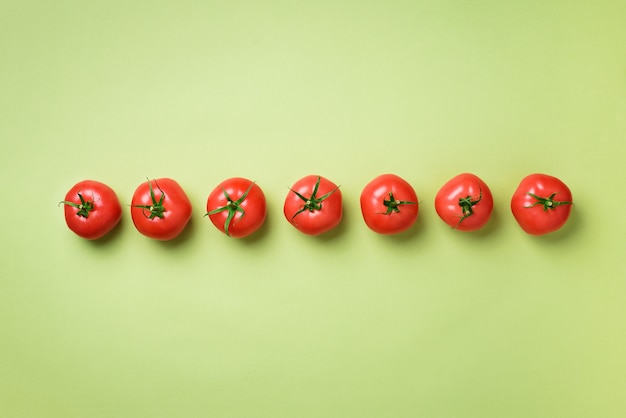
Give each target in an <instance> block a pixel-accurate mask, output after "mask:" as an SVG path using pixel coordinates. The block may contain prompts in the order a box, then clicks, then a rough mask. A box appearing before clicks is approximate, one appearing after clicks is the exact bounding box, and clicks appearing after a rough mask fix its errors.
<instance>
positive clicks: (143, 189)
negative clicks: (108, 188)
mask: <svg viewBox="0 0 626 418" xmlns="http://www.w3.org/2000/svg"><path fill="white" fill-rule="evenodd" d="M130 214H131V217H132V219H133V223H134V224H135V228H137V230H138V231H139V232H141V233H142V234H143V235H145V236H147V237H150V238H154V239H157V240H160V241H167V240H171V239H173V238H176V237H177V236H178V235H179V234H180V233H181V232H182V231H183V229H185V226H186V225H187V223H188V222H189V220H190V219H191V202H190V201H189V198H188V197H187V195H186V194H185V192H184V191H183V189H182V187H180V185H179V184H178V183H177V182H176V181H174V180H172V179H170V178H160V179H157V180H151V181H150V180H149V181H146V182H145V183H142V184H140V185H139V187H137V190H135V193H134V194H133V200H132V203H131V207H130Z"/></svg>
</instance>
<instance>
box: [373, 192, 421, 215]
mask: <svg viewBox="0 0 626 418" xmlns="http://www.w3.org/2000/svg"><path fill="white" fill-rule="evenodd" d="M383 205H385V207H386V208H387V211H386V212H380V214H382V215H391V214H392V213H394V212H395V213H399V212H400V208H399V206H401V205H417V202H408V201H405V200H396V199H395V198H394V197H393V192H389V200H387V199H383Z"/></svg>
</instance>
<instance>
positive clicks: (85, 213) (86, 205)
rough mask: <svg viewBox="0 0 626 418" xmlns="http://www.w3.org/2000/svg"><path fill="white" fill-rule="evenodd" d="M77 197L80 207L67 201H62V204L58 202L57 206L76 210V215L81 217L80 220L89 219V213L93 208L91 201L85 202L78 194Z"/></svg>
mask: <svg viewBox="0 0 626 418" xmlns="http://www.w3.org/2000/svg"><path fill="white" fill-rule="evenodd" d="M76 194H77V195H78V198H79V199H80V205H79V204H78V203H74V202H69V201H67V200H64V201H62V202H59V205H61V204H64V205H68V206H71V207H73V208H77V209H78V211H77V212H76V215H78V216H80V217H82V218H85V219H86V218H89V212H91V211H92V210H93V209H94V207H93V200H91V201H89V200H85V199H84V198H83V195H82V194H80V192H78V193H76Z"/></svg>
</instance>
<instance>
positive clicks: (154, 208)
mask: <svg viewBox="0 0 626 418" xmlns="http://www.w3.org/2000/svg"><path fill="white" fill-rule="evenodd" d="M154 184H156V186H157V188H158V189H159V191H160V192H161V197H160V198H159V201H158V202H157V200H156V196H155V195H154V189H153V188H152V182H151V181H150V179H148V187H149V188H150V199H151V200H152V204H151V205H135V206H133V207H134V208H141V209H143V216H145V217H146V218H148V219H154V218H159V219H163V218H164V216H165V215H164V213H165V212H166V209H165V207H164V206H163V200H164V199H165V192H164V191H163V190H161V188H160V187H159V185H158V183H157V182H156V180H155V181H154ZM146 211H148V215H146Z"/></svg>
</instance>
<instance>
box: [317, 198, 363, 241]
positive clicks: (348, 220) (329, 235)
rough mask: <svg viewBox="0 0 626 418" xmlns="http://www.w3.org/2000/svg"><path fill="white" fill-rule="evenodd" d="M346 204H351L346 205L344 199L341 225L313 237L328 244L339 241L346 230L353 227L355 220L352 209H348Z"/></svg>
mask: <svg viewBox="0 0 626 418" xmlns="http://www.w3.org/2000/svg"><path fill="white" fill-rule="evenodd" d="M346 206H349V204H348V205H346V203H345V201H344V203H343V209H342V217H341V222H339V225H337V226H336V227H334V228H333V229H331V230H330V231H327V232H324V233H322V234H320V235H315V236H313V239H315V240H317V241H319V242H322V243H325V244H326V243H330V242H334V241H337V240H338V239H340V238H341V237H342V236H344V235H345V233H346V230H347V229H349V228H350V227H351V225H352V222H353V220H352V215H351V214H352V212H351V211H350V209H348V210H346ZM346 215H347V216H346Z"/></svg>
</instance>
